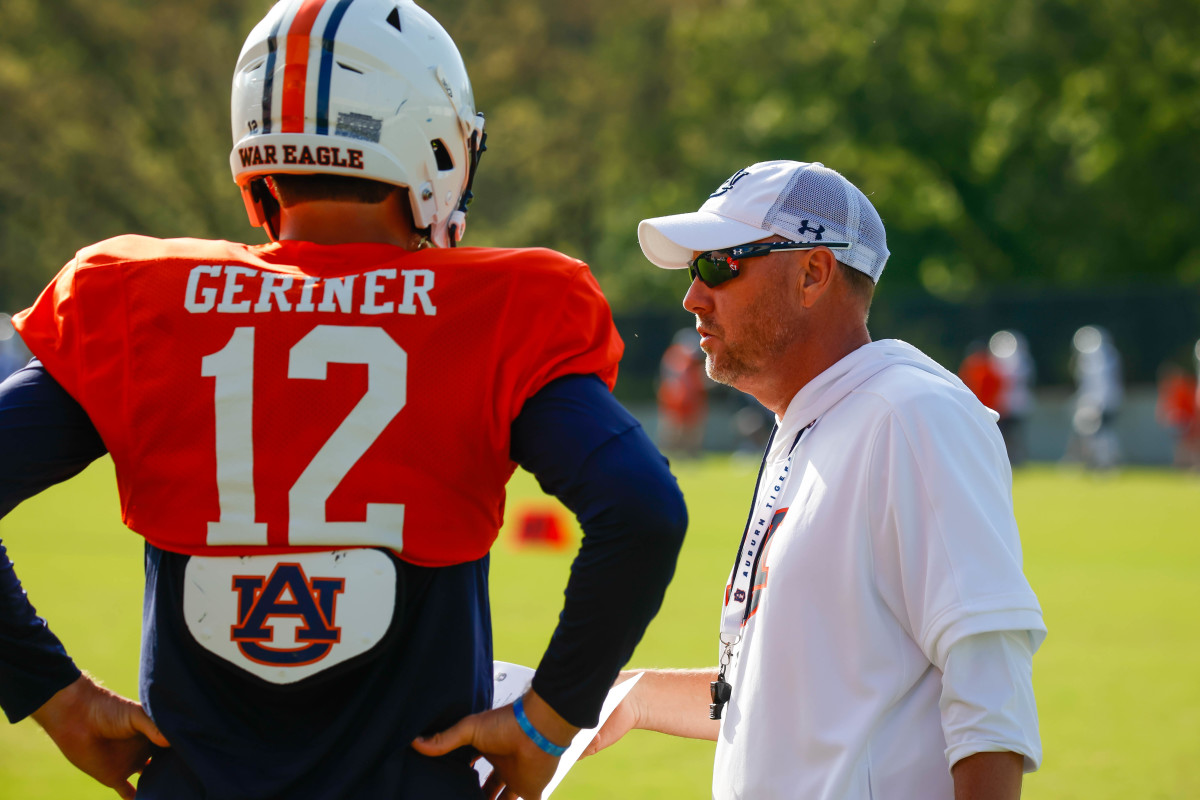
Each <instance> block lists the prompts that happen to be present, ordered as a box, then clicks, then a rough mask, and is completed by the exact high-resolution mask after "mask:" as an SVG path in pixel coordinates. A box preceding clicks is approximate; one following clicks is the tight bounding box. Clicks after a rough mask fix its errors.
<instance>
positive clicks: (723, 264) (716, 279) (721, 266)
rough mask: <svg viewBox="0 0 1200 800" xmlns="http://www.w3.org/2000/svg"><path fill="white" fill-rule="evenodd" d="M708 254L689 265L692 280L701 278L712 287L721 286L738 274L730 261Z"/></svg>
mask: <svg viewBox="0 0 1200 800" xmlns="http://www.w3.org/2000/svg"><path fill="white" fill-rule="evenodd" d="M708 255H709V254H707V253H706V254H704V255H702V256H700V257H699V258H697V259H695V260H694V261H693V262H692V263H691V264H689V265H688V271H689V272H690V273H691V275H692V280H695V279H696V278H700V280H702V281H704V284H705V285H706V286H708V287H710V288H711V287H713V286H719V285H720V284H722V283H724V282H725V281H727V280H729V279H730V278H732V277H733V276H734V275H735V274H736V273H735V272H734V271H733V268H732V267H730V266H729V262H728V261H726V260H724V259H720V260H717V259H714V258H709V257H708Z"/></svg>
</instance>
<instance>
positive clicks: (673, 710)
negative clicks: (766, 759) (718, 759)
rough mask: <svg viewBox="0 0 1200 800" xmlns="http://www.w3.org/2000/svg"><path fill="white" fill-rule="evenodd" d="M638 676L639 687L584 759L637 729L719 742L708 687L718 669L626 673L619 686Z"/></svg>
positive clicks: (621, 675) (635, 687)
mask: <svg viewBox="0 0 1200 800" xmlns="http://www.w3.org/2000/svg"><path fill="white" fill-rule="evenodd" d="M639 673H640V674H641V676H642V677H641V678H640V679H639V680H638V682H637V685H636V686H634V687H633V688H632V689H631V690H630V691H629V694H627V695H626V696H625V699H624V700H622V701H621V704H620V705H618V706H617V707H616V708H615V709H613V712H612V715H611V716H610V717H609V718H608V719H607V720H606V721H605V723H604V727H602V728H601V729H600V730H599V732H598V733H597V734H596V738H595V739H592V741H591V742H590V743H589V744H588V746H587V749H585V750H584V751H583V755H582V756H580V757H581V758H582V757H584V756H591V755H595V754H596V753H599V752H600V751H601V750H603V749H604V748H606V747H608V746H610V745H613V744H616V743H617V742H618V741H620V740H621V738H622V737H623V736H624V735H625V734H627V733H629V732H630V731H631V730H633V729H634V728H638V729H639V730H648V731H658V732H659V733H669V734H670V735H672V736H684V737H687V738H689V739H707V740H709V741H716V739H717V733H718V732H719V731H720V730H721V723H720V722H718V721H716V720H712V719H709V717H708V703H709V700H710V699H711V698H710V697H709V691H708V685H709V683H710V682H712V681H714V680H716V678H717V669H716V667H712V668H704V669H647V670H624V671H622V672H621V674H620V675H619V676H618V677H617V683H623V682H625V681H627V680H629V679H630V678H632V677H633V676H634V675H637V674H639Z"/></svg>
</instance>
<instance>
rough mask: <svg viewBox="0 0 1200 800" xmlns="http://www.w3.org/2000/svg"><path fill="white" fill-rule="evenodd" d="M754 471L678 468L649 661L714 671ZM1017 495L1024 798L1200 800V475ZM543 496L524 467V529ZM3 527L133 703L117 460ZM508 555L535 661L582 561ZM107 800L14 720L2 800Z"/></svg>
mask: <svg viewBox="0 0 1200 800" xmlns="http://www.w3.org/2000/svg"><path fill="white" fill-rule="evenodd" d="M756 466H757V463H756V462H755V463H748V462H745V461H740V460H733V459H729V458H726V457H711V458H708V459H705V460H703V461H696V462H681V463H677V464H675V465H674V470H675V472H676V474H677V475H678V477H679V480H680V484H681V486H682V487H683V489H684V493H685V495H686V497H687V500H688V506H689V513H690V517H691V526H690V529H689V533H688V540H687V543H686V544H685V547H684V552H683V554H682V556H681V558H680V563H679V570H678V572H677V575H676V578H675V580H674V582H673V583H672V585H671V588H670V590H669V591H668V594H667V598H666V601H665V602H664V604H663V609H662V611H661V613H660V614H659V616H658V618H657V619H656V620H655V621H654V623H653V624H652V625H651V627H650V630H649V632H648V633H647V636H646V638H645V640H644V641H643V643H642V645H641V647H640V648H639V649H638V651H637V653H636V654H635V655H634V658H633V661H632V663H633V665H635V666H699V665H703V664H710V663H713V662H714V660H715V657H716V646H715V641H716V637H715V629H716V624H717V606H718V603H719V598H720V595H721V591H722V588H723V586H724V579H725V575H726V572H727V570H728V564H729V562H730V560H731V559H732V558H733V551H734V549H735V548H736V545H737V538H738V536H739V535H740V532H741V525H742V522H743V521H744V520H745V514H746V510H747V505H748V503H749V492H750V491H751V489H752V488H753V484H754V471H755V468H756ZM1014 496H1015V500H1016V507H1017V516H1018V519H1019V521H1020V523H1021V530H1022V541H1023V545H1024V550H1025V565H1026V571H1027V573H1028V575H1029V578H1030V581H1031V582H1032V584H1033V587H1034V589H1035V590H1036V591H1037V593H1038V596H1039V598H1040V599H1041V602H1042V605H1043V609H1044V611H1045V615H1046V621H1047V624H1048V626H1049V628H1050V635H1049V638H1048V639H1047V640H1046V643H1045V645H1044V646H1043V648H1042V650H1041V651H1040V652H1039V653H1038V655H1037V657H1036V659H1035V661H1034V679H1035V683H1036V688H1037V692H1038V705H1039V712H1040V716H1041V727H1042V737H1043V745H1044V748H1045V764H1044V766H1043V768H1042V770H1041V771H1040V772H1038V773H1036V774H1034V775H1031V776H1028V777H1027V778H1026V783H1025V789H1026V791H1025V796H1026V797H1031V798H1035V800H1038V799H1039V798H1046V799H1047V800H1049V799H1050V798H1054V799H1055V800H1059V799H1060V798H1088V799H1089V800H1104V799H1105V798H1112V800H1118V799H1121V800H1124V798H1139V800H1143V799H1147V800H1153V798H1164V800H1165V799H1166V798H1185V797H1200V762H1197V760H1196V758H1195V754H1196V752H1197V750H1198V749H1200V680H1197V679H1196V677H1195V676H1196V675H1200V636H1198V634H1200V624H1198V623H1197V621H1196V616H1197V613H1198V612H1200V478H1198V477H1197V476H1194V475H1184V474H1177V473H1170V472H1165V471H1153V470H1127V471H1122V472H1120V473H1117V474H1113V475H1109V476H1101V477H1096V476H1091V475H1087V474H1084V473H1080V472H1076V471H1071V470H1060V469H1057V468H1046V467H1034V468H1030V469H1026V470H1023V471H1019V472H1018V473H1017V476H1016V480H1015V484H1014ZM541 502H544V500H543V499H542V498H541V497H540V492H539V491H538V489H537V485H536V483H534V481H533V480H532V479H531V478H529V477H528V476H527V475H525V474H524V473H518V474H517V476H516V477H515V478H514V481H513V483H512V485H511V492H510V498H509V506H508V511H509V513H508V518H509V519H510V520H511V519H514V518H515V517H516V515H518V514H519V513H520V512H521V511H522V510H524V509H525V508H528V507H529V506H530V504H534V503H541ZM0 536H3V538H4V541H5V544H6V545H7V546H8V547H9V550H10V552H11V554H12V556H13V558H14V560H15V561H16V563H17V568H18V571H19V573H20V574H21V576H22V578H23V579H24V581H25V584H26V588H27V589H28V591H29V594H30V597H31V598H32V599H33V600H34V602H35V604H36V605H37V606H38V608H39V610H40V611H41V612H43V613H44V614H45V615H46V616H47V617H48V618H49V619H50V620H51V622H52V624H53V627H54V629H55V630H56V631H57V632H58V633H59V635H60V636H61V637H62V638H63V639H64V641H65V642H66V643H67V646H68V648H69V650H70V651H71V653H72V654H73V655H74V656H75V658H76V660H77V662H78V663H79V664H80V665H81V666H83V667H85V668H87V669H89V670H91V671H92V672H94V673H95V674H97V675H99V676H101V677H102V678H104V679H105V681H106V683H107V684H108V685H110V686H111V687H113V688H114V689H116V690H118V691H121V692H125V693H129V694H132V693H134V692H136V687H137V680H136V669H137V652H138V640H139V636H140V620H141V584H142V557H141V555H142V545H141V540H140V539H139V538H138V537H136V536H134V535H132V534H129V533H128V532H127V531H125V530H124V529H123V528H122V527H121V525H120V522H119V520H118V519H117V508H116V492H115V488H114V486H113V481H112V467H111V464H110V463H109V462H108V461H107V460H105V461H103V462H101V463H99V464H97V465H96V466H94V467H93V468H91V469H89V470H88V471H87V472H85V473H84V474H83V475H82V476H80V477H78V478H76V479H75V480H73V481H71V482H70V483H68V484H65V485H63V486H61V487H57V488H55V489H54V490H51V491H50V492H47V493H45V494H43V495H42V496H40V497H38V498H35V499H33V500H31V501H29V502H28V503H26V504H25V505H23V506H22V507H20V508H19V509H17V511H15V512H14V513H13V514H11V515H10V516H9V517H8V518H6V519H4V520H3V521H0ZM493 553H494V558H493V566H492V608H493V616H494V624H495V630H496V655H497V657H498V658H501V659H505V660H509V661H518V662H522V663H527V664H531V665H532V664H536V663H537V660H538V658H539V657H540V655H541V652H542V650H543V649H544V647H545V645H546V642H547V640H548V638H549V636H550V632H551V631H552V629H553V626H554V622H555V619H556V618H557V615H558V611H559V609H560V608H561V598H562V589H563V586H564V585H565V583H566V577H567V571H568V569H569V566H570V562H571V558H572V556H573V550H572V549H571V548H568V549H566V550H563V551H554V550H547V549H536V548H528V547H516V546H515V545H514V543H513V536H512V535H511V532H510V531H506V532H505V534H504V535H503V536H502V538H501V541H500V543H499V544H498V545H497V547H496V548H495V549H494V551H493ZM614 591H620V587H614ZM712 752H713V746H712V745H711V744H709V743H706V742H691V741H682V740H673V739H669V738H667V737H664V736H658V735H655V734H645V733H635V734H631V735H630V736H629V737H628V738H627V739H626V740H625V741H623V742H621V743H619V744H618V745H616V746H615V747H613V748H612V749H611V750H609V751H606V752H605V753H603V754H601V755H600V756H599V757H597V758H592V759H588V760H585V761H584V762H582V763H580V764H579V765H578V766H577V767H576V769H575V770H574V771H573V772H572V773H571V774H570V776H568V778H567V779H566V781H565V782H564V784H563V785H562V787H561V788H560V789H559V790H558V791H557V792H556V793H555V797H562V798H564V800H572V799H577V800H599V799H600V798H606V799H607V798H611V797H617V796H619V797H623V798H632V799H633V800H638V799H640V798H645V799H646V800H650V799H651V798H652V799H653V800H659V799H660V798H702V797H707V796H708V793H709V782H710V776H711V763H712ZM109 797H112V793H111V792H110V791H109V790H107V789H104V788H103V787H100V786H98V785H96V784H93V783H91V782H90V780H89V779H87V778H85V777H82V776H81V775H79V773H77V772H76V771H75V770H74V769H73V768H72V767H71V766H70V765H69V764H67V763H66V761H64V760H63V759H62V758H61V756H59V755H58V753H57V751H56V750H55V749H54V747H53V745H52V744H51V743H50V742H49V740H48V739H46V737H45V736H43V735H42V734H41V733H40V731H38V729H37V728H36V726H34V725H32V723H30V722H28V721H26V722H24V723H21V724H20V725H16V726H2V725H0V800H18V799H19V800H39V799H41V798H45V800H63V798H72V800H74V799H75V798H78V800H91V798H97V800H99V798H109Z"/></svg>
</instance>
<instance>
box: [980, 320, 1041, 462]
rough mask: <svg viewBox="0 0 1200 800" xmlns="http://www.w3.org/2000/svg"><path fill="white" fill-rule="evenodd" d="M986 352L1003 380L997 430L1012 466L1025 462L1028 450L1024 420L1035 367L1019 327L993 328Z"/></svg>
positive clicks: (1029, 407)
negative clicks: (1007, 328)
mask: <svg viewBox="0 0 1200 800" xmlns="http://www.w3.org/2000/svg"><path fill="white" fill-rule="evenodd" d="M988 352H989V353H990V354H991V356H992V362H993V363H994V364H995V366H996V369H997V370H999V373H1000V379H1001V383H1002V388H1001V398H1000V401H999V407H995V411H996V412H997V413H998V414H1000V421H999V422H998V423H997V424H998V425H999V426H1000V433H1001V434H1002V435H1003V436H1004V446H1005V447H1006V448H1007V449H1008V460H1009V462H1010V463H1011V464H1012V465H1013V466H1014V467H1015V466H1018V465H1020V464H1022V463H1024V461H1025V458H1026V456H1027V453H1028V444H1027V443H1026V441H1025V422H1026V420H1028V419H1029V416H1030V414H1032V413H1033V404H1034V398H1033V382H1034V378H1035V377H1036V374H1037V370H1036V368H1035V366H1034V363H1033V356H1032V355H1031V354H1030V352H1029V342H1028V341H1027V340H1026V339H1025V336H1024V334H1022V333H1021V332H1020V331H1012V330H1003V331H996V332H995V333H993V334H992V336H991V338H990V339H988Z"/></svg>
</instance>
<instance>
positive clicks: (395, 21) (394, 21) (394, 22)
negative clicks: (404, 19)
mask: <svg viewBox="0 0 1200 800" xmlns="http://www.w3.org/2000/svg"><path fill="white" fill-rule="evenodd" d="M387 24H388V25H391V26H392V27H393V28H395V29H396V30H398V31H399V32H400V33H404V29H403V28H401V27H400V9H399V8H393V9H392V13H390V14H388V15H387Z"/></svg>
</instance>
